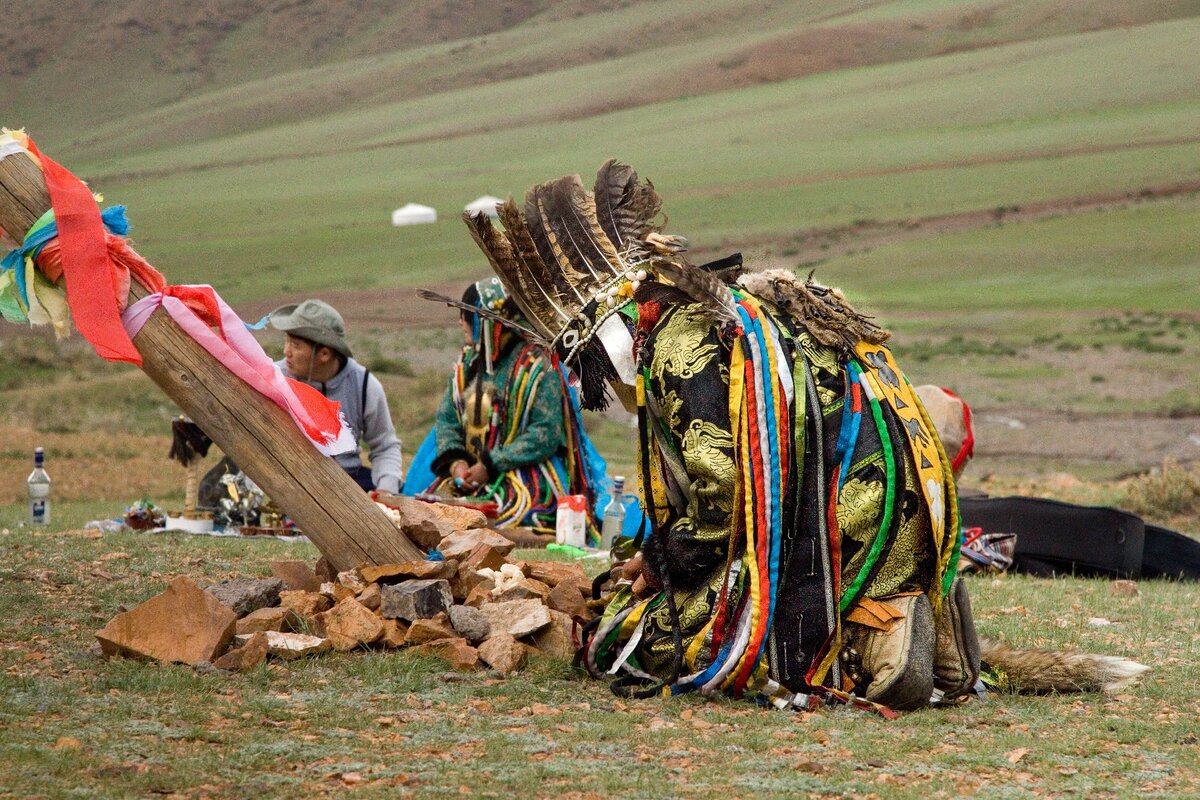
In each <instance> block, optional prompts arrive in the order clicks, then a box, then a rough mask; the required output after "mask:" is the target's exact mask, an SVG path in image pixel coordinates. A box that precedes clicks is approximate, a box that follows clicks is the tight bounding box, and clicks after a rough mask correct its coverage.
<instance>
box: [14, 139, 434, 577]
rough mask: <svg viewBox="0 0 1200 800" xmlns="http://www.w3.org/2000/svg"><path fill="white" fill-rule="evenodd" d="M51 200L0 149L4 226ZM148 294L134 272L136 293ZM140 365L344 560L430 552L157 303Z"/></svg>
mask: <svg viewBox="0 0 1200 800" xmlns="http://www.w3.org/2000/svg"><path fill="white" fill-rule="evenodd" d="M49 208H50V196H49V194H48V193H47V191H46V184H45V181H44V179H43V177H42V172H41V169H39V167H38V165H37V164H36V163H34V161H33V160H32V159H31V158H30V157H29V155H28V154H27V153H24V152H17V153H9V154H8V155H0V228H2V229H3V230H5V231H8V232H10V234H11V235H12V236H13V237H14V238H20V237H21V236H23V235H24V232H25V231H27V230H29V228H30V227H31V226H32V225H33V223H34V222H36V221H37V220H38V219H39V218H40V217H41V216H42V215H43V214H44V213H45V212H46V211H47V210H49ZM146 294H148V291H147V289H146V288H145V287H143V286H141V285H140V284H138V283H136V282H134V283H133V284H132V285H131V287H130V291H129V295H130V297H129V302H130V303H133V301H134V300H137V299H140V298H141V297H144V296H145V295H146ZM133 344H134V347H136V348H137V350H138V352H139V353H141V356H142V371H143V372H145V373H146V374H147V375H149V376H150V378H151V380H153V381H154V382H155V383H157V384H158V385H159V387H160V388H161V389H162V390H163V391H164V392H166V394H167V396H168V397H170V398H171V399H172V400H173V401H175V403H176V405H178V406H179V407H180V408H181V409H183V411H184V413H185V414H187V415H188V416H189V417H191V418H192V419H193V420H195V422H196V423H197V424H198V425H199V426H200V427H201V428H202V429H203V430H204V432H205V433H207V434H208V436H209V438H211V439H212V440H213V441H214V442H215V443H216V444H217V446H218V447H220V448H221V450H223V451H224V452H225V453H226V454H227V455H228V456H230V457H231V458H232V459H233V460H234V461H235V462H236V463H237V465H238V466H239V467H240V468H241V469H242V470H244V471H245V473H246V474H247V475H249V476H250V478H251V479H253V480H254V482H255V483H257V484H258V485H259V486H260V487H262V489H263V491H265V492H266V493H267V494H268V495H269V496H270V497H271V499H272V500H274V501H275V502H276V503H277V504H278V505H279V507H280V508H281V509H283V511H284V512H285V513H286V514H287V515H288V516H289V517H291V518H292V519H293V520H295V521H296V524H297V525H299V526H300V528H301V530H303V531H304V532H305V534H307V535H308V537H309V538H310V539H311V540H312V541H313V544H315V545H316V546H317V548H318V549H319V550H320V551H321V553H322V555H324V556H325V557H326V558H327V559H328V560H329V562H330V563H331V564H332V565H333V566H334V567H335V568H336V569H339V570H344V569H350V568H352V567H355V566H358V565H359V564H385V563H398V562H404V561H412V560H416V559H420V558H423V557H424V556H423V554H422V553H421V551H420V550H419V549H418V548H417V547H416V546H415V545H414V544H413V543H412V542H410V541H409V540H408V539H407V538H406V537H405V536H404V535H403V534H402V533H401V532H400V531H399V530H398V529H397V528H396V526H395V525H394V524H393V523H392V521H391V520H390V519H388V517H387V515H386V514H384V513H383V511H382V510H380V509H379V507H378V506H376V505H375V503H374V502H372V501H371V499H370V498H369V497H368V496H367V495H366V494H365V493H364V492H363V491H362V489H360V488H359V486H358V484H357V483H355V482H354V481H353V480H352V479H351V478H350V477H349V476H348V475H347V474H346V473H345V472H344V471H343V470H342V468H341V467H339V466H338V465H337V462H336V461H334V460H333V459H332V458H328V457H326V456H324V455H321V453H320V452H318V451H317V449H316V448H315V447H314V446H313V445H312V443H311V442H309V441H308V439H307V438H305V436H304V434H303V433H302V432H301V431H300V429H299V428H298V427H297V426H296V424H295V423H294V422H293V421H292V418H291V417H290V416H288V414H287V412H285V411H284V410H283V409H281V408H280V407H279V406H277V405H275V404H274V403H272V402H271V401H270V400H268V399H267V398H265V397H263V396H262V395H260V394H259V393H258V392H256V391H255V390H254V389H252V388H251V387H250V386H249V385H247V384H246V383H244V382H243V381H241V380H240V379H238V378H237V377H236V376H235V375H234V374H233V373H231V372H230V371H229V370H228V369H226V368H225V367H224V366H223V365H222V364H220V363H219V362H218V361H217V360H216V359H215V358H213V357H212V356H211V355H210V354H209V353H208V351H206V350H205V349H204V348H203V347H201V346H200V345H199V344H198V343H197V342H196V341H195V340H193V339H192V338H191V337H190V336H188V335H187V334H186V333H184V331H183V330H181V329H180V328H179V326H178V325H176V324H175V321H174V320H172V319H171V317H170V316H169V315H168V314H167V313H166V312H165V311H164V310H163V309H161V308H160V309H158V310H157V311H155V312H154V314H153V315H152V316H151V317H150V318H149V319H148V320H147V321H146V324H145V325H144V327H143V328H142V329H141V331H140V332H139V333H138V335H137V336H135V337H134V339H133Z"/></svg>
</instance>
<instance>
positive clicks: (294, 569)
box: [271, 561, 321, 592]
mask: <svg viewBox="0 0 1200 800" xmlns="http://www.w3.org/2000/svg"><path fill="white" fill-rule="evenodd" d="M271 575H272V576H273V577H276V578H278V579H279V580H281V581H283V582H284V583H285V584H286V585H287V588H288V589H290V590H292V591H301V592H315V591H317V590H319V589H320V588H321V579H320V578H318V577H317V573H315V572H313V569H312V567H310V566H309V565H308V562H306V561H272V562H271Z"/></svg>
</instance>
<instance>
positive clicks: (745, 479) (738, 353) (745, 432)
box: [721, 340, 760, 689]
mask: <svg viewBox="0 0 1200 800" xmlns="http://www.w3.org/2000/svg"><path fill="white" fill-rule="evenodd" d="M745 364H746V358H745V354H744V353H743V352H742V343H741V340H738V342H737V343H736V344H735V345H734V349H733V357H732V359H731V360H730V364H729V387H730V392H729V403H730V409H731V410H732V409H733V406H734V403H735V402H736V403H737V412H736V414H732V413H731V414H730V421H733V420H735V419H736V420H737V423H736V429H737V439H736V440H735V441H737V442H738V446H739V454H740V456H741V457H740V458H739V459H738V474H739V476H740V477H741V481H742V487H743V488H742V497H743V498H744V500H743V502H742V506H743V508H744V509H745V511H744V514H745V525H746V550H745V552H743V553H742V564H743V565H744V566H745V568H746V571H747V576H748V577H749V579H750V631H751V636H753V631H754V630H756V629H757V627H758V618H759V611H758V603H759V595H760V590H759V575H758V559H757V557H756V550H755V539H754V504H753V503H751V502H749V500H750V498H752V497H753V496H754V470H753V469H751V467H750V446H751V442H750V425H749V415H750V414H751V413H753V411H752V410H751V409H750V408H749V404H748V398H747V397H746V387H745V381H744V380H743V377H744V375H745V369H746V367H745ZM735 375H736V376H737V377H738V380H737V388H738V393H737V394H736V395H735V394H734V393H733V387H734V376H735ZM748 655H749V647H747V648H746V650H743V651H742V654H741V656H740V657H739V658H738V660H737V665H736V666H735V667H734V668H733V669H732V670H730V672H729V674H728V675H727V676H726V677H725V680H724V681H723V682H722V683H721V688H722V689H729V688H731V687H732V686H733V684H734V682H735V681H736V680H737V676H738V675H739V674H740V673H741V671H742V669H743V668H744V667H745V666H746V660H747V657H748Z"/></svg>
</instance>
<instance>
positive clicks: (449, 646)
mask: <svg viewBox="0 0 1200 800" xmlns="http://www.w3.org/2000/svg"><path fill="white" fill-rule="evenodd" d="M417 652H420V653H428V654H429V655H432V656H437V657H438V658H440V659H442V660H443V661H445V662H446V663H448V664H449V665H450V666H451V667H452V668H453V669H456V670H458V671H459V672H472V671H474V670H476V669H478V668H479V651H478V650H476V649H475V648H474V647H471V645H469V644H467V640H466V639H460V638H457V637H452V638H449V639H437V640H435V641H432V642H426V643H425V644H422V645H421V646H419V647H418V648H417Z"/></svg>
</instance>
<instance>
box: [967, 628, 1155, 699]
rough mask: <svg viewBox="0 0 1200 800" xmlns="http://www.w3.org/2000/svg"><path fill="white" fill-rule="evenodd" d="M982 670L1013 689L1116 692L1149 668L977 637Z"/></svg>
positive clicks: (1115, 659) (1113, 658) (1116, 659)
mask: <svg viewBox="0 0 1200 800" xmlns="http://www.w3.org/2000/svg"><path fill="white" fill-rule="evenodd" d="M979 649H980V660H981V661H982V662H983V670H984V672H985V673H986V674H987V675H990V676H991V678H992V679H993V680H994V682H995V685H996V688H999V689H1006V690H1010V691H1015V692H1025V693H1032V694H1046V693H1050V692H1117V691H1120V690H1121V689H1123V688H1125V687H1126V686H1128V685H1130V684H1131V683H1133V682H1134V681H1136V680H1137V679H1138V678H1139V677H1140V676H1141V675H1142V673H1144V672H1146V671H1147V670H1149V669H1150V667H1148V666H1146V665H1145V664H1139V663H1138V662H1136V661H1132V660H1130V659H1128V658H1121V657H1120V656H1098V655H1093V654H1091V653H1079V652H1074V651H1059V650H1019V649H1017V648H1014V647H1009V646H1008V645H1007V644H1005V643H1004V642H1000V641H997V640H995V639H984V638H980V640H979Z"/></svg>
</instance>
